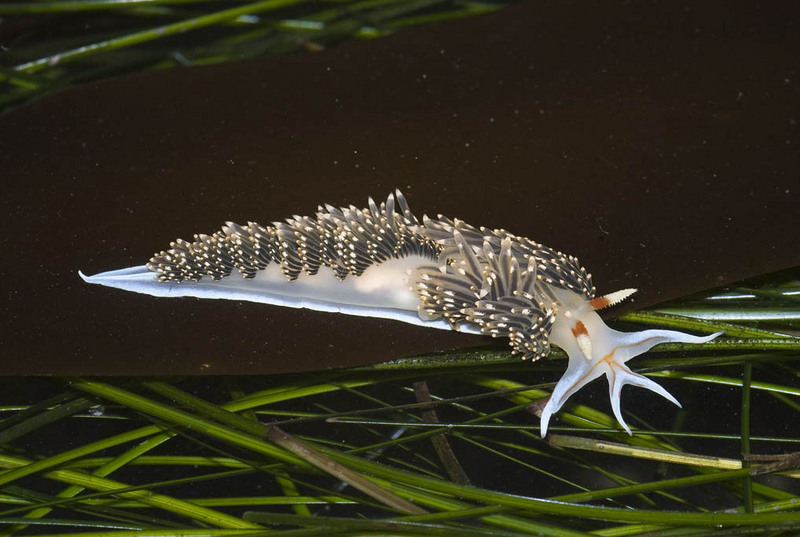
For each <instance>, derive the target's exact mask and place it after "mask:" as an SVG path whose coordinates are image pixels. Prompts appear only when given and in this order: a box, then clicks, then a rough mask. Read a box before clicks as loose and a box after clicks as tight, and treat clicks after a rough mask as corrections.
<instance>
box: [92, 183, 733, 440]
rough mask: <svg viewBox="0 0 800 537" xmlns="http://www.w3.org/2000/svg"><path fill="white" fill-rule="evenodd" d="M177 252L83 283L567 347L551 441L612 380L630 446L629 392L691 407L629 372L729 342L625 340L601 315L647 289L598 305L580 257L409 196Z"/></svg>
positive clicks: (253, 227)
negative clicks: (669, 345) (425, 211)
mask: <svg viewBox="0 0 800 537" xmlns="http://www.w3.org/2000/svg"><path fill="white" fill-rule="evenodd" d="M170 246H171V248H170V249H169V250H167V251H162V252H160V253H158V254H156V255H155V256H153V258H152V259H151V260H150V262H149V263H148V264H147V265H140V266H135V267H130V268H125V269H121V270H114V271H110V272H104V273H101V274H97V275H94V276H85V275H83V274H81V277H82V278H83V279H84V280H85V281H86V282H88V283H96V284H101V285H106V286H109V287H116V288H119V289H125V290H128V291H134V292H138V293H145V294H149V295H154V296H168V297H179V296H193V297H198V298H224V299H231V300H247V301H252V302H261V303H265V304H274V305H279V306H288V307H295V308H310V309H315V310H321V311H329V312H339V313H346V314H351V315H364V316H371V317H382V318H387V319H395V320H399V321H404V322H409V323H413V324H417V325H422V326H430V327H433V328H441V329H455V330H460V331H462V332H469V333H476V334H487V335H491V336H493V337H507V338H509V344H510V345H511V348H512V352H513V353H517V354H521V355H522V358H523V359H530V360H537V359H539V358H541V357H543V356H546V355H547V354H549V352H550V345H551V344H554V345H557V346H558V347H560V348H562V349H563V350H564V351H565V352H566V353H567V354H568V356H569V365H568V367H567V372H566V373H565V374H564V376H563V377H562V378H561V380H560V381H559V382H558V384H557V385H556V387H555V389H554V390H553V394H552V396H551V397H550V400H549V401H548V403H547V405H546V406H545V407H544V410H543V412H542V427H541V431H542V436H544V435H546V434H547V428H548V424H549V422H550V418H551V416H552V415H553V414H554V413H555V412H557V411H558V410H559V409H560V408H561V406H562V405H563V404H564V402H565V401H566V400H567V399H568V398H569V397H570V396H571V395H572V394H573V393H575V392H576V391H578V390H579V389H580V388H581V387H583V386H584V385H586V384H587V383H589V382H591V381H592V380H594V379H595V378H597V377H599V376H600V375H603V374H605V375H606V377H607V378H608V382H609V393H610V397H611V404H612V409H613V411H614V415H615V416H616V418H617V420H618V421H619V422H620V423H621V424H622V426H623V427H624V428H625V430H626V431H627V432H628V433H629V434H630V433H631V431H630V428H629V427H628V426H627V424H626V423H625V421H624V419H623V417H622V414H621V412H620V392H621V389H622V387H623V386H624V385H625V384H632V385H635V386H640V387H643V388H647V389H649V390H652V391H654V392H656V393H658V394H659V395H661V396H663V397H665V398H666V399H668V400H669V401H672V402H673V403H675V404H676V405H678V406H680V405H679V403H678V402H677V401H676V400H675V398H674V397H672V396H671V395H670V394H669V393H668V392H667V391H666V390H665V389H664V388H662V387H661V386H659V385H658V384H656V383H655V382H653V381H652V380H650V379H648V378H646V377H643V376H641V375H639V374H636V373H634V372H632V371H631V370H630V369H629V368H628V366H627V365H626V364H625V362H627V361H628V360H630V359H631V358H633V357H635V356H637V355H639V354H642V353H644V352H646V351H647V350H649V349H650V348H652V347H653V346H655V345H657V344H659V343H666V342H681V343H705V342H707V341H710V340H712V339H714V338H715V337H717V336H718V335H719V333H717V334H712V335H710V336H705V337H699V336H692V335H689V334H684V333H681V332H674V331H669V330H646V331H643V332H631V333H625V332H618V331H616V330H613V329H611V328H609V327H608V326H606V324H605V323H604V322H603V320H602V319H601V318H600V316H599V315H598V314H597V311H596V310H599V309H601V308H603V307H607V306H610V305H613V304H615V303H617V302H619V301H621V300H624V299H625V298H626V297H627V296H629V295H630V294H631V293H633V292H634V290H632V289H629V290H623V291H618V292H616V293H611V294H610V295H606V296H603V297H599V298H596V297H595V287H594V285H593V284H592V278H591V276H590V275H589V273H588V272H587V271H586V269H584V268H583V267H581V266H580V264H579V262H578V260H577V259H576V258H574V257H572V256H569V255H565V254H562V253H561V252H558V251H556V250H553V249H551V248H548V247H547V246H544V245H542V244H539V243H536V242H533V241H531V240H529V239H526V238H524V237H518V236H515V235H512V234H511V233H508V232H506V231H505V230H502V229H496V230H491V229H487V228H483V227H481V228H475V227H473V226H470V225H468V224H466V223H464V222H462V221H460V220H450V219H448V218H446V217H444V216H441V215H439V216H438V217H437V218H436V219H432V218H428V217H427V216H424V217H423V219H422V222H420V221H419V220H418V219H417V218H416V217H415V216H414V215H413V214H412V213H411V211H410V210H409V208H408V205H407V204H406V201H405V199H404V197H403V196H402V194H401V193H400V192H399V191H396V192H395V193H394V194H390V195H389V197H388V198H387V200H386V201H385V202H384V203H381V204H380V205H377V204H376V203H375V202H374V201H373V200H372V199H370V200H369V207H368V208H366V209H358V208H356V207H353V206H350V207H343V208H335V207H332V206H330V205H325V206H324V207H319V209H318V211H317V214H316V215H315V216H314V217H313V218H311V217H302V216H294V217H292V218H289V219H287V220H285V221H284V222H274V223H273V224H272V225H270V226H262V225H260V224H258V223H255V222H249V223H248V224H247V225H244V226H240V225H238V224H235V223H232V222H228V223H227V224H226V225H225V226H224V227H223V228H222V230H221V231H218V232H216V233H214V234H212V235H195V236H194V240H193V241H191V242H189V241H184V240H180V239H179V240H177V241H175V242H173V243H171V245H170ZM234 272H238V275H236V274H234Z"/></svg>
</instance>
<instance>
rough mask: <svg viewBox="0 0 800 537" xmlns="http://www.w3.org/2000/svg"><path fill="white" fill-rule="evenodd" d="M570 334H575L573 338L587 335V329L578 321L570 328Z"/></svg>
mask: <svg viewBox="0 0 800 537" xmlns="http://www.w3.org/2000/svg"><path fill="white" fill-rule="evenodd" d="M572 335H573V336H575V339H578V337H579V336H588V335H589V331H588V330H586V325H585V324H583V323H582V322H581V321H578V322H576V323H575V326H574V327H573V328H572Z"/></svg>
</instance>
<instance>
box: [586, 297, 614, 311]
mask: <svg viewBox="0 0 800 537" xmlns="http://www.w3.org/2000/svg"><path fill="white" fill-rule="evenodd" d="M610 305H611V301H610V300H609V299H608V297H605V296H599V297H597V298H593V299H591V300H590V301H589V307H590V308H592V309H593V310H601V309H603V308H607V307H609V306H610Z"/></svg>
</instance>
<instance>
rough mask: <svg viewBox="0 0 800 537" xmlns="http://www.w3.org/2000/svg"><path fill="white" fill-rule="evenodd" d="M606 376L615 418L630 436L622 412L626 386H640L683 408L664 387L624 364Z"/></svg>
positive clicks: (630, 433) (618, 365)
mask: <svg viewBox="0 0 800 537" xmlns="http://www.w3.org/2000/svg"><path fill="white" fill-rule="evenodd" d="M606 376H607V377H608V396H609V398H610V399H611V408H612V410H613V411H614V417H615V418H617V421H618V422H619V423H620V425H622V427H623V428H624V429H625V431H626V432H627V433H628V434H629V435H633V433H632V432H631V429H630V427H628V424H627V423H626V422H625V420H624V419H623V417H622V410H621V403H622V388H623V387H624V386H625V385H626V384H630V385H632V386H638V387H640V388H645V389H647V390H650V391H651V392H655V393H657V394H658V395H660V396H661V397H663V398H664V399H666V400H667V401H670V402H671V403H673V404H675V405H676V406H678V407H679V408H680V407H681V404H680V403H679V402H678V400H677V399H675V397H673V396H672V394H671V393H669V392H668V391H667V390H666V389H664V387H663V386H661V385H660V384H658V383H656V382H654V381H652V380H650V379H649V378H647V377H645V376H643V375H640V374H639V373H634V372H633V371H631V370H630V369H629V368H628V366H626V365H624V364H616V366H615V367H614V368H613V370H611V369H609V371H608V372H606Z"/></svg>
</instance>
